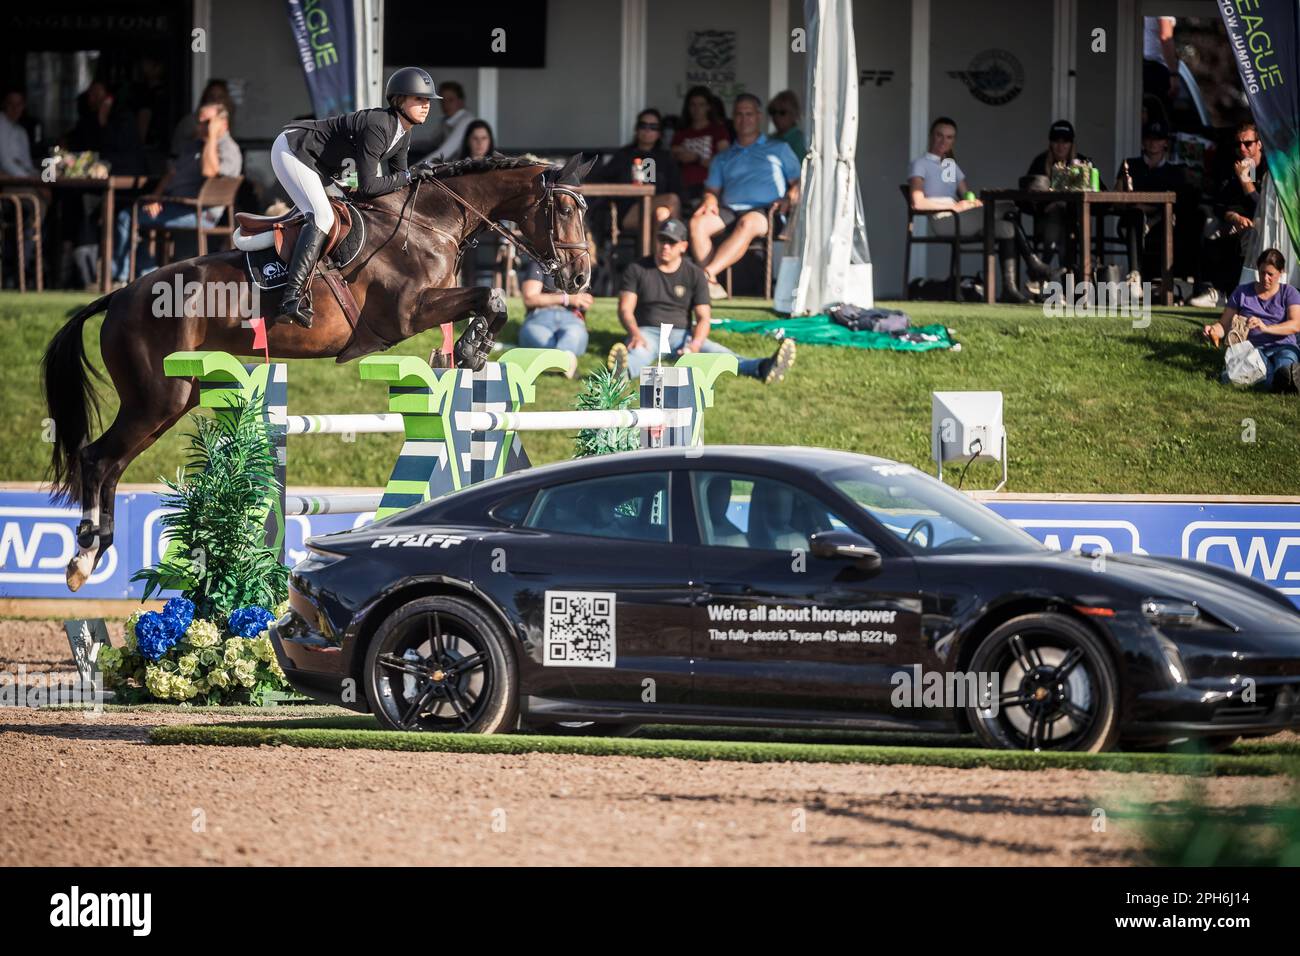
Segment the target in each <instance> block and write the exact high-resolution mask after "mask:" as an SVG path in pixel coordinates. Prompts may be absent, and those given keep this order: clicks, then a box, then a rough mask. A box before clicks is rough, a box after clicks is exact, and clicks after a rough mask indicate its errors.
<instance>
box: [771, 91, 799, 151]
mask: <svg viewBox="0 0 1300 956" xmlns="http://www.w3.org/2000/svg"><path fill="white" fill-rule="evenodd" d="M767 115H768V116H769V117H771V119H772V125H773V126H775V127H776V135H775V136H773V137H772V138H773V139H779V140H781V141H783V142H784V143H785V144H786V145H787V146H789V147H790V148H791V149H792V150H794V158H795V159H797V160H799V162H801V163H802V162H803V158H804V156H806V155H807V154H808V141H807V140H806V139H805V138H804V135H803V130H801V129H800V128H799V97H797V96H795V95H794V91H793V90H782V91H781V92H780V93H778V94H776V96H774V97H772V102H770V103H768V104H767Z"/></svg>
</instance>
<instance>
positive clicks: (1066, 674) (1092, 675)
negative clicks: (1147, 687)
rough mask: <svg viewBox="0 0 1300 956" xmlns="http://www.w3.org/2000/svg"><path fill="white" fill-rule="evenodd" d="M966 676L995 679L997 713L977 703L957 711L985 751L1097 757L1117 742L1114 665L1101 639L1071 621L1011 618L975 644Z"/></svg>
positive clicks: (1054, 616) (1060, 616)
mask: <svg viewBox="0 0 1300 956" xmlns="http://www.w3.org/2000/svg"><path fill="white" fill-rule="evenodd" d="M969 669H970V671H972V672H974V673H975V674H978V675H981V679H982V680H983V679H985V678H984V677H983V675H986V674H987V675H994V674H996V675H998V677H999V681H998V684H997V688H998V690H999V706H998V707H997V708H991V707H981V706H980V703H981V702H980V701H973V702H970V703H969V704H968V705H967V706H966V708H965V709H966V717H967V719H968V720H969V722H970V725H971V727H972V729H973V730H974V731H975V734H976V735H977V736H978V737H979V739H980V742H981V743H983V744H984V745H985V746H987V747H997V748H1000V749H1004V750H1076V751H1084V752H1088V753H1099V752H1101V751H1103V750H1110V749H1112V748H1113V747H1114V746H1115V744H1116V742H1117V741H1118V739H1119V730H1120V719H1119V677H1118V675H1117V674H1116V672H1115V664H1114V662H1113V661H1112V660H1111V657H1110V653H1109V652H1108V651H1107V649H1106V647H1105V645H1104V644H1103V643H1102V642H1101V640H1100V639H1099V638H1098V637H1097V636H1096V635H1095V634H1093V632H1092V631H1091V630H1089V629H1088V628H1087V627H1085V626H1084V625H1083V624H1081V623H1079V622H1078V621H1076V620H1074V619H1073V618H1070V617H1066V616H1065V615H1063V614H1054V613H1039V614H1025V615H1022V616H1020V617H1017V618H1013V619H1011V620H1010V621H1007V622H1006V623H1005V624H1002V625H1000V626H999V627H997V628H994V630H993V631H991V632H990V633H989V634H988V635H986V636H985V637H984V639H983V640H982V641H980V644H979V646H978V647H977V648H976V649H975V654H974V656H973V657H972V658H971V661H970V665H969ZM1063 721H1064V722H1063Z"/></svg>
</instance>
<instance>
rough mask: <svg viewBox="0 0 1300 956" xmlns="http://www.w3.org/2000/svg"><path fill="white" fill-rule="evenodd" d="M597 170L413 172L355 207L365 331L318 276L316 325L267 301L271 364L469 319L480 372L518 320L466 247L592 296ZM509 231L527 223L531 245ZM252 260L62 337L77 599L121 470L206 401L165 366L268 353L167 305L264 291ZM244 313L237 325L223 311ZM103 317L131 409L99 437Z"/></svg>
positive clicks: (63, 467) (274, 299) (142, 294)
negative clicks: (96, 355) (179, 295)
mask: <svg viewBox="0 0 1300 956" xmlns="http://www.w3.org/2000/svg"><path fill="white" fill-rule="evenodd" d="M592 162H594V160H593V161H592ZM592 162H588V163H586V164H585V165H584V164H583V163H582V157H581V156H580V155H577V156H573V157H570V158H569V160H568V162H567V163H565V164H564V165H563V166H562V167H558V168H557V167H553V166H549V165H547V164H545V163H543V162H541V161H538V160H534V159H526V158H523V159H512V158H506V157H502V156H491V157H487V158H484V159H465V160H460V161H458V162H454V163H447V164H441V165H437V166H424V167H413V169H412V172H413V174H414V175H413V176H412V181H411V183H410V185H408V186H404V187H402V188H401V189H399V190H397V191H395V192H393V193H389V194H387V195H385V196H380V197H378V198H375V199H372V200H370V201H368V202H357V203H354V209H356V210H358V211H359V213H360V216H361V218H362V220H363V224H364V229H365V233H364V235H365V239H364V242H363V244H362V246H361V248H360V251H359V252H358V254H357V255H356V256H355V258H353V259H352V261H351V263H350V264H349V265H348V266H346V267H344V268H342V269H341V270H340V272H341V274H342V276H343V278H344V279H345V280H346V281H347V284H348V287H349V288H350V290H351V293H352V297H353V299H354V300H355V302H356V305H357V307H358V309H357V311H355V312H354V313H353V314H354V315H355V318H356V321H355V324H354V323H353V322H352V321H351V320H350V319H349V317H348V314H347V312H345V310H344V309H343V307H342V306H341V305H340V303H339V301H337V299H336V297H335V296H333V295H331V293H330V291H329V289H328V288H327V287H326V285H325V282H324V280H323V279H322V277H321V275H320V274H319V273H318V274H317V275H315V276H314V277H313V280H312V302H313V307H314V309H315V318H314V321H313V324H312V327H311V328H310V329H305V328H302V327H300V326H298V325H295V324H293V323H288V322H285V323H282V324H275V325H272V324H271V320H272V318H273V317H274V315H275V309H276V308H278V305H279V298H280V297H279V295H278V294H274V295H269V296H268V295H263V296H259V299H260V312H261V314H262V315H263V316H265V317H266V319H267V323H266V324H267V329H266V333H267V335H266V338H267V343H266V349H267V354H268V357H269V356H274V357H275V358H277V359H278V358H333V359H334V360H335V361H336V362H340V363H342V362H348V361H351V360H352V359H355V358H359V357H361V356H363V355H368V354H370V353H372V352H377V351H381V350H384V349H388V348H390V347H391V346H393V345H395V344H396V343H398V342H401V341H403V340H405V339H408V338H410V337H412V336H414V335H418V334H419V333H421V332H424V331H427V330H429V329H432V328H435V327H437V326H440V325H443V324H445V323H450V322H461V321H465V320H469V325H468V326H467V327H465V329H464V330H463V332H462V335H461V339H460V340H459V341H458V342H457V343H456V350H455V354H456V356H457V358H458V359H460V360H461V361H462V364H467V365H469V366H470V367H472V368H475V369H478V368H481V367H482V364H483V361H484V360H485V359H486V357H487V355H488V352H489V350H490V347H491V344H492V340H493V339H494V337H495V335H496V334H497V332H499V331H500V329H501V327H502V326H504V325H505V321H506V306H505V296H504V293H503V292H502V291H501V290H500V289H486V288H457V287H456V286H455V283H456V279H457V277H458V274H459V265H460V257H461V253H462V251H463V250H464V248H465V246H466V243H467V242H468V241H469V240H470V238H471V237H473V236H474V235H475V234H477V233H479V232H480V231H481V230H484V229H488V230H491V231H493V232H496V233H497V234H499V235H501V236H503V237H504V238H506V239H508V240H509V241H511V242H513V243H514V244H515V245H517V246H519V247H520V248H521V249H522V251H523V252H524V253H525V254H527V255H529V256H532V257H534V258H536V259H537V261H538V262H539V263H540V264H541V266H542V268H543V269H544V270H546V271H547V272H549V273H550V274H551V275H552V276H553V277H554V279H555V283H556V285H557V287H558V288H559V289H560V290H561V291H564V292H580V291H582V290H583V289H584V288H585V287H586V286H587V284H588V281H589V279H590V276H591V261H590V257H589V253H588V247H587V238H586V231H585V226H584V223H583V213H584V211H585V209H586V203H585V202H584V201H583V199H582V196H581V194H580V193H579V192H578V190H577V187H578V186H579V185H580V184H581V182H582V178H583V176H585V175H586V174H587V173H588V172H589V171H590V169H591V166H592ZM353 215H354V216H355V215H356V213H353ZM497 220H508V221H510V222H513V223H515V224H516V225H517V228H518V230H519V234H520V236H521V237H522V238H520V239H516V238H515V237H514V236H513V235H512V234H511V233H509V232H508V231H506V230H503V229H502V228H501V226H500V225H498V223H497ZM353 228H354V229H355V228H356V224H355V223H354V224H353ZM243 259H244V253H243V252H241V251H239V250H231V251H227V252H218V253H215V254H212V255H206V256H199V257H196V258H193V259H187V260H184V261H180V262H176V263H173V264H169V265H167V266H164V267H163V268H161V269H158V270H155V271H154V272H151V273H149V274H147V275H145V276H142V277H140V278H139V279H137V280H136V281H135V282H133V283H131V284H130V285H128V286H125V287H124V288H122V289H118V290H115V291H113V292H110V293H109V294H108V295H105V296H102V297H101V298H99V299H96V300H95V301H94V302H92V303H90V304H89V305H87V306H86V307H85V308H83V309H81V310H80V311H78V312H76V313H75V314H73V315H72V316H71V317H69V319H68V321H67V322H66V324H65V325H64V326H63V327H62V328H61V329H60V330H59V331H58V332H57V333H55V335H54V338H53V339H52V340H51V341H50V344H49V347H48V348H47V349H46V352H45V357H44V362H43V371H44V387H45V398H46V405H47V407H48V409H49V417H50V418H51V419H52V420H53V422H54V430H55V441H54V447H53V454H52V460H51V469H50V471H51V484H52V489H53V490H52V497H53V498H54V500H56V501H63V502H68V503H73V502H76V503H79V504H80V505H81V521H80V523H79V524H78V525H77V547H78V550H77V553H76V554H75V555H74V556H73V558H72V560H71V561H69V562H68V567H67V583H68V588H69V589H70V590H72V591H76V590H77V589H78V588H80V587H81V585H82V584H84V583H85V581H86V579H87V578H88V577H89V576H90V574H91V572H92V571H94V569H95V566H96V565H97V564H98V563H99V561H100V559H101V558H102V557H103V555H104V554H105V553H106V552H107V550H108V548H109V546H110V545H112V543H113V505H114V500H115V495H116V491H117V483H118V480H119V479H120V478H121V476H122V473H123V472H124V471H125V470H126V468H127V466H128V465H129V464H130V463H131V462H132V461H133V460H134V459H135V458H136V457H137V456H138V455H140V454H141V453H142V452H143V451H144V450H145V449H147V448H148V447H149V446H150V445H152V444H153V443H154V442H155V441H157V440H158V439H159V438H160V437H161V436H162V435H163V433H165V432H166V431H167V430H168V429H169V428H171V427H172V426H173V425H174V424H175V423H176V422H177V421H178V420H179V419H180V418H181V417H182V416H183V415H184V414H185V413H186V412H188V411H189V410H190V409H192V408H194V407H195V405H196V404H197V403H198V397H199V389H198V384H197V382H196V381H195V380H194V379H183V378H169V377H168V376H167V375H165V374H164V373H163V359H164V358H165V357H166V356H167V355H170V354H171V353H172V352H184V351H192V350H198V349H207V350H220V351H225V352H230V353H232V354H235V355H245V356H253V355H255V354H256V353H255V352H253V351H251V347H252V344H253V336H252V332H251V331H250V330H249V328H248V327H247V325H248V323H247V316H241V315H239V314H238V313H239V311H240V309H238V308H236V309H229V308H225V307H221V306H222V304H223V303H222V302H221V301H219V302H218V303H217V305H218V307H216V308H213V307H212V302H211V301H210V300H211V298H212V296H211V295H208V296H203V295H193V294H190V293H186V294H185V296H184V301H183V304H179V305H178V304H177V303H175V302H174V301H173V302H171V304H170V305H169V300H174V299H175V298H176V296H175V295H174V294H173V293H174V290H184V289H190V290H194V291H197V292H202V291H203V290H205V289H206V290H212V289H214V288H215V289H230V288H239V289H240V290H242V291H241V301H244V299H243V294H242V293H243V292H249V291H251V285H250V284H249V281H248V275H247V272H246V270H245V268H244V262H243ZM190 283H198V285H197V286H194V285H190ZM231 284H235V285H231ZM204 300H209V301H204ZM160 306H162V308H160ZM231 311H233V312H235V313H236V314H234V315H230V314H209V313H228V312H231ZM100 312H105V313H106V315H105V317H104V321H103V325H102V327H101V329H100V333H99V341H100V350H101V353H102V355H103V360H104V365H105V367H106V368H107V370H108V374H109V376H110V378H111V379H112V384H113V387H114V388H115V389H116V391H117V394H118V398H119V400H120V406H119V408H118V412H117V416H116V417H115V418H114V420H113V422H112V424H111V425H109V427H108V428H107V429H106V430H105V431H104V432H103V434H101V435H100V436H99V437H98V438H97V439H95V440H94V441H90V440H89V438H90V428H91V422H92V418H93V419H94V420H95V421H96V422H98V418H99V400H98V396H97V395H96V391H95V388H94V384H93V382H92V381H91V375H92V374H93V375H94V376H95V377H97V378H99V379H100V380H101V381H103V375H102V373H100V372H99V371H98V370H97V369H95V368H94V367H93V366H92V365H91V364H90V362H89V360H88V359H87V357H86V352H85V345H84V342H83V340H82V327H83V326H84V325H85V324H86V321H87V320H88V319H90V318H91V317H92V316H94V315H97V314H98V313H100ZM160 314H162V315H164V316H168V315H170V316H171V317H163V318H159V317H158V316H159V315H160Z"/></svg>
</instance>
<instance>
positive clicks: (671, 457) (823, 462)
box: [436, 445, 897, 502]
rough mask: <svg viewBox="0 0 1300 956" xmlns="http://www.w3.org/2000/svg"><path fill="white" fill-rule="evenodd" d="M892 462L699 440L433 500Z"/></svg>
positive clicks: (544, 469) (520, 476) (517, 476)
mask: <svg viewBox="0 0 1300 956" xmlns="http://www.w3.org/2000/svg"><path fill="white" fill-rule="evenodd" d="M872 464H897V462H894V461H892V460H891V459H888V458H877V457H873V456H870V455H861V454H858V453H857V452H851V451H841V450H838V449H833V448H813V447H808V446H805V445H705V446H702V447H694V448H683V447H680V446H679V447H674V448H641V449H636V450H634V451H623V452H616V453H614V454H609V455H592V456H590V457H587V458H575V459H572V460H570V461H558V462H553V463H551V464H548V465H535V466H533V467H530V468H525V469H522V470H521V471H516V472H512V473H511V474H509V475H504V476H502V477H500V478H493V479H492V480H490V481H485V482H482V483H480V484H476V485H472V486H470V487H469V488H466V489H463V490H462V491H460V492H457V493H455V494H454V495H446V496H443V497H442V498H439V499H436V500H438V501H450V500H452V499H453V498H455V500H456V501H457V502H468V501H470V500H472V499H473V498H475V497H477V494H476V492H480V491H481V492H482V493H483V494H484V495H490V496H491V497H492V498H494V499H497V498H500V497H501V496H502V495H508V494H510V493H511V491H513V490H514V489H515V488H519V489H523V488H527V487H536V486H545V485H548V484H562V483H564V482H568V481H575V480H578V479H580V478H583V477H588V476H590V477H596V476H599V475H617V474H627V473H629V472H637V471H650V470H657V469H662V468H670V467H679V468H680V467H685V468H688V469H691V470H712V469H721V470H727V469H745V470H754V471H759V472H768V473H770V472H772V471H774V470H775V471H789V470H792V469H793V470H806V471H811V472H819V471H824V470H826V469H829V468H842V467H846V466H850V465H872Z"/></svg>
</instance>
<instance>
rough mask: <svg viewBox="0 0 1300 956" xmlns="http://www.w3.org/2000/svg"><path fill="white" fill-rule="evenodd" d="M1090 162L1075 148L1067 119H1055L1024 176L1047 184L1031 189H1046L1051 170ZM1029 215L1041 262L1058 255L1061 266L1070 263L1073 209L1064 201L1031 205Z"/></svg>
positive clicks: (1071, 128) (1071, 257)
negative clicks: (1041, 178)
mask: <svg viewBox="0 0 1300 956" xmlns="http://www.w3.org/2000/svg"><path fill="white" fill-rule="evenodd" d="M1091 162H1092V160H1091V159H1089V158H1088V157H1087V156H1085V155H1083V153H1080V152H1079V151H1078V150H1076V149H1075V146H1074V125H1073V124H1072V123H1071V122H1070V121H1069V120H1057V121H1056V122H1055V123H1053V124H1052V126H1051V128H1050V129H1049V130H1048V131H1047V149H1045V150H1043V152H1041V153H1039V154H1038V155H1037V156H1035V157H1034V158H1033V160H1031V161H1030V163H1029V169H1028V170H1026V172H1025V177H1026V178H1028V179H1033V178H1035V177H1043V178H1044V179H1046V180H1047V183H1045V184H1044V183H1042V182H1041V181H1040V182H1039V183H1038V184H1036V185H1035V186H1033V187H1032V188H1037V187H1038V186H1039V185H1045V186H1046V187H1048V188H1050V186H1051V178H1052V170H1053V169H1054V168H1055V167H1059V166H1066V167H1068V166H1075V165H1079V164H1082V163H1091ZM1033 216H1034V242H1035V243H1036V244H1037V246H1038V248H1039V249H1041V250H1042V253H1043V254H1042V257H1043V259H1044V260H1045V261H1047V262H1050V261H1051V260H1052V257H1053V256H1058V255H1059V257H1060V261H1061V264H1062V265H1065V264H1067V263H1073V262H1074V246H1073V238H1074V237H1073V235H1072V234H1071V224H1072V221H1073V207H1072V206H1071V205H1070V204H1069V203H1066V202H1065V201H1061V202H1054V203H1035V204H1034V209H1033Z"/></svg>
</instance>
